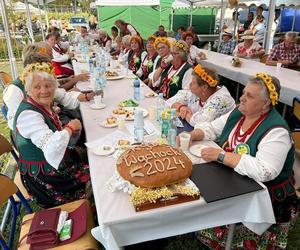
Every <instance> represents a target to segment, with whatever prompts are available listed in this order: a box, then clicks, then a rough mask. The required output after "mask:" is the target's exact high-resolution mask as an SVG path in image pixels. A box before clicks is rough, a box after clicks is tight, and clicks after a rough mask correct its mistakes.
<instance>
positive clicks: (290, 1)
mask: <svg viewBox="0 0 300 250" xmlns="http://www.w3.org/2000/svg"><path fill="white" fill-rule="evenodd" d="M224 3H226V4H227V3H228V1H224ZM269 4H270V1H269V0H256V1H253V0H240V1H239V6H240V7H243V6H250V5H256V6H259V5H266V6H269ZM191 5H193V7H221V6H222V1H221V0H204V1H199V0H198V1H195V0H194V1H189V0H175V1H174V2H173V4H172V7H173V8H174V9H178V8H190V7H191ZM283 5H285V6H300V0H276V6H283Z"/></svg>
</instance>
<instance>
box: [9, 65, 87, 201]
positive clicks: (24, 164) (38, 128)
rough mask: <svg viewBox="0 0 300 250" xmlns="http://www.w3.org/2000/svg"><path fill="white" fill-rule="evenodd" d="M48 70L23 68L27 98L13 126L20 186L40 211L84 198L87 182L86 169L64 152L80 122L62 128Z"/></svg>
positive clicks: (79, 126) (69, 151) (71, 152)
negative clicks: (29, 195) (32, 198)
mask: <svg viewBox="0 0 300 250" xmlns="http://www.w3.org/2000/svg"><path fill="white" fill-rule="evenodd" d="M45 64H46V63H45ZM50 66H51V65H50ZM50 66H49V67H48V68H47V67H46V65H44V66H43V65H40V64H30V65H27V66H26V67H25V68H24V71H23V74H22V79H23V81H24V83H25V90H26V92H27V94H28V97H27V100H24V101H22V102H21V104H20V105H19V108H18V110H17V113H16V115H15V119H14V125H13V126H14V131H15V133H16V138H15V140H16V145H17V148H18V151H19V161H18V167H19V170H20V173H21V178H22V182H23V184H24V186H25V188H26V189H27V191H28V193H29V194H31V195H32V196H33V197H34V199H35V200H36V201H37V203H38V204H40V205H41V206H43V207H52V206H55V205H59V204H64V203H67V202H70V201H72V200H77V199H80V198H84V197H86V193H85V187H86V183H87V182H88V181H89V179H90V174H89V167H88V165H86V164H84V163H81V162H80V159H79V157H78V156H77V155H76V154H75V152H74V151H71V150H69V149H68V144H69V142H70V138H71V137H72V136H73V135H78V134H79V133H80V131H81V129H82V127H81V123H80V121H79V120H78V119H74V120H71V121H70V122H69V123H67V125H65V127H62V125H61V123H60V121H59V119H58V117H57V114H56V113H55V112H54V111H53V107H52V104H53V101H54V95H55V91H56V89H57V82H56V80H55V77H54V75H53V72H52V69H51V68H50Z"/></svg>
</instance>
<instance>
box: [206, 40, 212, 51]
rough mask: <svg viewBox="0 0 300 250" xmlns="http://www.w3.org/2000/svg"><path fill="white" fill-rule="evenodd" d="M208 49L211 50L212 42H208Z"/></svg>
mask: <svg viewBox="0 0 300 250" xmlns="http://www.w3.org/2000/svg"><path fill="white" fill-rule="evenodd" d="M207 50H208V51H211V44H210V42H209V43H208V48H207Z"/></svg>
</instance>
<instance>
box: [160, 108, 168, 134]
mask: <svg viewBox="0 0 300 250" xmlns="http://www.w3.org/2000/svg"><path fill="white" fill-rule="evenodd" d="M169 126H170V110H169V109H164V110H163V111H162V113H161V138H163V139H167V138H168V134H169Z"/></svg>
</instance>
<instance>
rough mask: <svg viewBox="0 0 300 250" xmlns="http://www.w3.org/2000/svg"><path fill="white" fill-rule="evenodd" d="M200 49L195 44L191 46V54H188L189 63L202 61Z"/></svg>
mask: <svg viewBox="0 0 300 250" xmlns="http://www.w3.org/2000/svg"><path fill="white" fill-rule="evenodd" d="M200 51H201V50H200V49H199V48H197V47H196V46H195V45H192V46H191V47H190V53H189V56H188V63H189V64H190V65H192V66H193V65H194V64H195V63H200V61H201V60H200V58H199V53H200Z"/></svg>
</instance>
